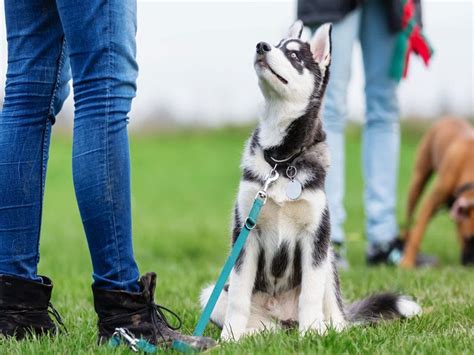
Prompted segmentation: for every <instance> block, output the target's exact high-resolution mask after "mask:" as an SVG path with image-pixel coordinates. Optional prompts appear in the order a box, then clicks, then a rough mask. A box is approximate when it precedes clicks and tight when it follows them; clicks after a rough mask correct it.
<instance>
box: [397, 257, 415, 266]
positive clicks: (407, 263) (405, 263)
mask: <svg viewBox="0 0 474 355" xmlns="http://www.w3.org/2000/svg"><path fill="white" fill-rule="evenodd" d="M400 267H401V268H402V269H413V268H414V267H415V260H410V258H407V257H406V256H404V257H403V259H402V261H401V262H400Z"/></svg>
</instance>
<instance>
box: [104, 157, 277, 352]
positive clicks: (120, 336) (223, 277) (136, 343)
mask: <svg viewBox="0 0 474 355" xmlns="http://www.w3.org/2000/svg"><path fill="white" fill-rule="evenodd" d="M276 168H277V165H275V166H274V168H273V169H272V170H271V171H270V173H269V174H268V175H267V177H266V178H265V183H264V184H263V187H262V189H261V190H260V191H258V193H257V196H255V200H254V201H253V205H252V208H251V209H250V212H249V215H248V217H247V219H246V220H245V223H244V225H243V227H242V230H241V231H240V234H239V236H238V237H237V240H236V241H235V243H234V246H233V247H232V249H231V251H230V255H229V256H228V258H227V260H226V262H225V264H224V267H223V268H222V270H221V273H220V275H219V278H218V279H217V281H216V284H215V286H214V289H213V290H212V293H211V296H210V297H209V300H208V301H207V304H206V306H205V307H204V310H203V311H202V313H201V316H200V317H199V321H198V323H197V325H196V328H195V329H194V332H193V335H194V336H202V335H203V334H204V330H205V329H206V327H207V325H208V324H209V320H210V319H211V314H212V311H213V310H214V308H215V307H216V303H217V301H218V300H219V296H220V295H221V293H222V290H223V289H224V286H225V283H226V281H227V279H228V278H229V275H230V273H231V272H232V269H233V268H234V265H235V263H236V262H237V259H238V257H239V255H240V253H241V251H242V249H243V247H244V245H245V242H246V241H247V238H248V236H249V234H250V232H251V231H252V230H253V229H254V228H255V226H256V225H257V220H258V216H259V215H260V211H261V210H262V207H263V205H265V203H266V201H267V190H268V187H269V186H270V185H271V184H272V183H273V182H275V181H276V180H277V179H278V178H279V177H280V175H279V174H278V172H277V171H276ZM121 342H125V343H127V344H128V345H129V347H130V348H131V349H132V350H133V351H142V352H146V353H153V352H156V351H157V348H156V346H154V345H153V344H150V343H149V342H147V341H146V340H142V339H136V338H135V337H133V335H132V334H131V333H130V332H128V331H127V330H126V329H122V328H117V329H116V332H115V333H114V336H113V337H112V338H111V340H110V342H109V346H110V347H111V348H115V347H117V346H118V345H120V343H121ZM172 347H173V349H175V350H177V351H180V352H183V353H189V352H196V351H198V350H197V349H195V348H193V347H192V346H190V345H189V344H187V343H185V342H182V341H178V340H175V341H173V344H172Z"/></svg>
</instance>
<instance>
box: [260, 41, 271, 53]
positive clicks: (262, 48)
mask: <svg viewBox="0 0 474 355" xmlns="http://www.w3.org/2000/svg"><path fill="white" fill-rule="evenodd" d="M271 50H272V47H271V46H270V45H269V44H268V43H267V42H259V43H257V54H265V53H266V52H270V51H271Z"/></svg>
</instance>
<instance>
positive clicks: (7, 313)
mask: <svg viewBox="0 0 474 355" xmlns="http://www.w3.org/2000/svg"><path fill="white" fill-rule="evenodd" d="M46 311H47V313H48V314H50V315H51V316H53V318H54V320H55V321H56V323H57V324H59V326H60V327H61V328H62V330H63V331H64V333H66V334H67V333H68V330H67V328H66V325H65V324H64V322H63V319H62V318H61V315H60V314H59V312H58V311H57V310H56V308H54V306H53V304H52V303H51V302H49V303H48V308H47V310H46ZM44 314H45V310H44V309H39V310H38V309H33V310H31V309H19V310H11V309H5V310H1V312H0V318H2V316H4V317H9V318H10V317H12V318H13V319H14V320H15V321H16V322H18V318H16V317H15V316H24V317H25V319H24V323H25V324H24V326H25V328H27V327H28V326H29V325H30V324H29V323H34V319H35V318H40V317H42V316H44ZM59 330H60V328H59V327H58V326H55V331H56V333H58V331H59Z"/></svg>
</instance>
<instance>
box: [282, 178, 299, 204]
mask: <svg viewBox="0 0 474 355" xmlns="http://www.w3.org/2000/svg"><path fill="white" fill-rule="evenodd" d="M302 191H303V186H301V182H299V181H298V180H296V179H293V180H290V181H289V182H288V184H287V185H286V196H287V197H288V198H289V199H290V200H297V199H298V198H299V197H300V196H301V192H302Z"/></svg>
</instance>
